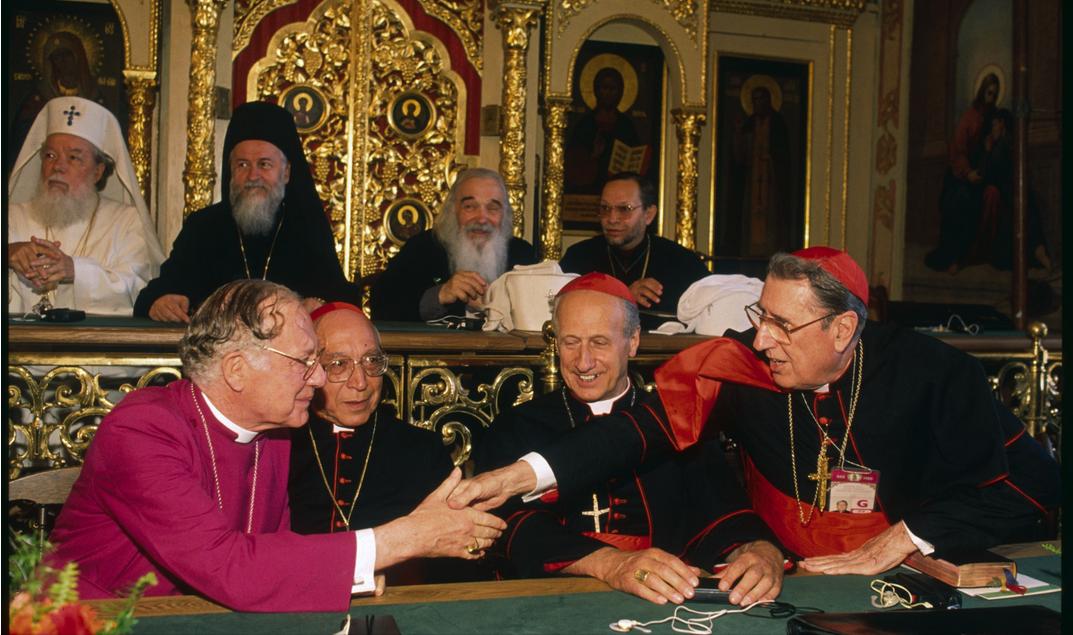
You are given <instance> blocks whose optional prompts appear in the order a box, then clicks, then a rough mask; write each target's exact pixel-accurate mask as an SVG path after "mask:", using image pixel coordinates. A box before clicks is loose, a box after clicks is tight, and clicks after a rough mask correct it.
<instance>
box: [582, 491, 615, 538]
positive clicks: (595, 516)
mask: <svg viewBox="0 0 1073 635" xmlns="http://www.w3.org/2000/svg"><path fill="white" fill-rule="evenodd" d="M609 513H611V508H610V507H608V508H606V509H600V499H598V498H596V492H593V493H592V511H591V512H581V515H582V516H592V526H593V531H595V532H596V533H600V516H603V515H604V514H609Z"/></svg>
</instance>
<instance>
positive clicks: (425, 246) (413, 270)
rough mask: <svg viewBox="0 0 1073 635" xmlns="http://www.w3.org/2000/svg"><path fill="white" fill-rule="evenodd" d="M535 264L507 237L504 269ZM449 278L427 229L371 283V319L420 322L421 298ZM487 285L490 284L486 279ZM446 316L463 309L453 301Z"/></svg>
mask: <svg viewBox="0 0 1073 635" xmlns="http://www.w3.org/2000/svg"><path fill="white" fill-rule="evenodd" d="M536 262H537V256H536V252H535V251H534V250H533V246H532V245H530V244H529V243H527V242H526V241H524V240H522V239H520V238H511V239H510V245H509V246H508V248H507V270H508V271H509V270H510V269H512V268H513V267H514V266H515V265H532V264H535V263H536ZM450 277H451V270H450V266H449V263H448V259H447V250H446V249H445V248H444V246H443V244H442V243H441V242H440V240H439V239H438V238H436V234H435V232H433V231H432V230H431V229H430V230H427V231H424V232H421V233H420V234H418V235H416V236H414V237H413V238H411V239H410V240H407V241H406V244H404V245H403V246H402V249H400V250H399V253H397V254H395V257H394V258H392V259H391V261H390V262H388V263H387V268H386V269H385V270H384V272H383V273H382V274H380V276H379V277H378V278H377V280H376V282H374V283H373V287H372V291H371V294H370V297H369V305H370V308H371V309H372V317H373V319H374V320H395V321H406V322H421V321H423V320H422V319H421V315H420V313H419V307H420V303H421V296H422V295H424V293H425V291H427V290H428V289H429V288H431V287H434V286H436V285H440V284H443V283H444V282H447V280H448V279H449V278H450ZM488 282H492V281H491V280H488ZM447 313H448V315H465V313H466V306H465V304H464V303H462V302H456V303H454V304H453V305H451V306H450V307H448V311H447Z"/></svg>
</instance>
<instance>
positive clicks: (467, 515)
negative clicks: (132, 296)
mask: <svg viewBox="0 0 1073 635" xmlns="http://www.w3.org/2000/svg"><path fill="white" fill-rule="evenodd" d="M317 353H318V344H317V336H316V333H315V332H314V330H313V323H312V322H311V320H310V318H309V314H308V313H307V312H306V311H305V309H303V308H302V305H301V304H300V299H299V298H298V296H297V295H296V294H295V293H294V292H292V291H290V290H289V289H287V288H286V287H283V286H281V285H278V284H276V283H274V282H268V281H264V280H239V281H235V282H231V283H228V284H226V285H224V286H222V287H220V288H219V289H217V290H216V291H215V292H214V293H213V294H212V295H210V296H209V297H208V298H207V299H206V300H205V302H204V303H203V304H202V305H201V307H200V308H199V309H198V311H197V312H196V313H195V314H194V316H193V318H191V323H190V326H189V327H188V328H187V331H186V334H185V335H184V336H183V339H182V341H181V342H180V343H179V357H180V358H181V359H182V362H183V374H184V375H185V377H186V379H181V380H178V381H174V382H172V383H170V384H168V385H167V386H164V387H156V386H153V387H147V388H141V389H139V390H136V391H134V392H132V393H130V394H129V395H127V396H126V397H124V399H123V401H122V402H120V403H119V404H118V405H117V406H116V407H115V409H113V410H112V412H111V413H109V414H108V415H107V416H105V417H104V419H103V420H102V421H101V424H100V428H99V429H98V431H97V434H96V436H95V437H94V439H93V445H92V446H91V447H90V449H89V451H88V452H87V453H86V460H85V463H84V465H83V466H82V471H81V474H80V475H79V478H78V480H77V481H76V482H75V484H74V487H73V488H72V490H71V494H70V496H69V497H68V499H67V502H66V504H64V506H63V511H62V512H60V516H59V518H58V519H57V521H56V528H55V530H53V532H52V536H51V539H52V541H53V542H54V543H55V544H56V545H57V549H56V551H55V552H54V553H53V554H52V556H51V559H52V561H53V562H52V564H53V565H55V566H62V565H64V564H66V563H67V562H68V561H72V560H73V561H75V562H77V563H78V566H79V574H80V575H79V578H78V592H79V595H80V596H81V597H82V598H84V599H99V598H114V597H116V596H117V595H118V594H125V593H126V591H127V589H129V588H130V586H131V584H132V583H133V582H134V581H135V580H137V579H138V578H140V577H141V576H143V575H144V574H146V573H150V572H152V573H155V574H156V577H157V580H158V581H159V582H158V584H157V585H156V586H153V587H151V588H150V589H149V590H148V591H147V592H146V595H176V594H184V593H185V594H191V593H193V594H198V595H201V596H204V597H206V598H208V599H209V600H212V601H213V602H217V603H219V604H222V605H224V606H226V607H228V608H230V609H233V610H237V611H284V612H293V611H343V610H346V609H347V607H349V606H350V596H351V594H352V593H363V592H376V593H379V592H382V590H383V578H382V577H381V576H380V575H377V574H379V573H383V572H384V570H386V569H388V568H390V567H391V566H393V565H395V564H398V563H400V562H403V561H405V560H408V559H411V558H422V557H437V556H450V557H456V558H465V559H476V558H478V557H479V556H480V550H481V549H483V548H487V547H488V546H489V545H491V544H492V542H493V541H494V539H495V538H497V537H498V536H499V535H500V533H501V531H502V529H503V528H504V527H505V525H504V524H503V522H502V521H501V520H499V519H498V518H496V517H495V516H492V515H490V514H486V513H484V512H479V511H476V510H473V509H468V508H467V509H461V510H453V509H450V508H448V507H447V504H446V498H447V496H448V494H449V493H450V492H451V491H452V490H453V488H454V487H455V486H456V485H457V483H458V481H459V480H460V478H461V474H460V472H459V471H458V470H455V471H453V472H451V475H450V476H448V477H447V478H446V479H445V480H444V481H443V483H442V484H440V485H439V486H438V487H437V488H436V489H435V490H434V491H433V492H432V493H431V494H429V495H428V496H427V497H425V498H424V500H421V501H419V504H417V505H416V506H415V507H413V508H412V511H410V510H406V511H407V512H408V513H405V514H400V517H398V518H394V519H387V518H385V521H384V522H383V523H382V524H378V525H375V526H372V525H361V526H357V527H353V528H352V530H351V531H341V532H340V531H337V532H334V533H321V534H317V535H308V536H303V535H300V534H298V533H295V532H294V531H292V530H291V527H290V521H291V515H290V510H289V509H288V501H287V476H288V475H287V467H288V464H289V458H290V436H291V435H290V433H291V431H292V430H293V429H295V428H300V427H301V426H302V425H303V424H305V422H306V420H307V418H308V414H307V413H308V409H309V405H310V402H311V401H312V399H313V395H314V392H315V390H316V389H317V388H320V387H321V386H324V385H325V383H326V382H327V381H328V379H329V377H328V374H327V372H326V371H325V369H324V368H323V366H322V365H321V364H320V356H319V355H318V354H317ZM363 356H364V354H363ZM361 363H362V366H363V369H364V366H365V364H366V363H367V364H368V365H369V367H370V368H371V369H372V371H374V372H375V371H377V370H378V369H379V368H380V367H381V366H380V364H381V362H379V361H376V360H375V359H373V358H370V359H369V360H368V361H367V362H366V361H364V360H363V361H362V362H361ZM332 372H333V374H336V375H337V376H338V373H339V371H338V370H335V369H333V371H332ZM359 372H364V370H362V371H359ZM355 407H360V404H355ZM332 458H333V459H334V458H336V457H332Z"/></svg>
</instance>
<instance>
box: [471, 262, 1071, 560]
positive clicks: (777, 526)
mask: <svg viewBox="0 0 1073 635" xmlns="http://www.w3.org/2000/svg"><path fill="white" fill-rule="evenodd" d="M867 299H868V282H867V278H866V277H865V275H864V272H863V271H862V270H861V269H860V267H859V266H857V264H856V263H855V262H854V261H853V260H852V258H850V256H849V255H848V254H846V253H845V252H842V251H838V250H836V249H831V248H829V247H810V248H807V249H803V250H800V251H797V252H794V254H790V255H787V254H776V255H775V256H774V257H773V258H772V260H771V263H770V265H769V273H768V276H767V279H766V280H765V283H764V290H763V293H762V294H761V296H760V301H759V302H758V303H756V304H755V305H751V306H750V307H749V308H748V310H747V312H748V314H749V317H750V320H751V321H752V322H753V324H754V325H755V328H754V329H753V330H750V331H748V332H746V333H744V334H741V335H740V336H739V337H738V339H734V338H727V337H724V338H714V339H712V340H710V341H708V342H705V343H702V344H699V345H697V346H694V347H692V348H689V349H686V350H685V351H683V352H681V353H679V354H678V355H676V356H675V357H674V358H673V359H671V360H670V361H669V362H667V363H666V364H664V365H663V366H661V367H660V368H659V369H658V370H657V371H656V384H657V388H658V393H659V403H658V404H657V407H654V408H633V409H630V410H627V411H624V412H623V413H622V414H621V415H620V416H613V417H606V418H605V419H603V420H602V421H601V425H599V426H584V427H582V428H579V429H578V430H576V431H573V432H571V433H570V435H567V437H565V438H564V439H563V441H562V442H560V443H558V444H556V445H555V446H552V447H549V448H547V449H546V450H545V451H544V452H542V453H541V454H542V458H543V459H544V460H546V461H547V463H548V465H549V466H550V471H551V472H552V473H553V474H554V478H553V479H545V481H544V482H542V483H541V482H540V481H538V479H537V473H536V472H535V471H534V469H533V468H532V467H530V465H531V463H530V462H527V461H518V462H516V463H514V464H512V465H510V466H507V467H506V468H503V469H501V470H495V471H493V472H489V473H487V474H482V475H481V476H480V477H478V478H477V479H474V480H472V481H469V482H467V483H463V484H462V485H461V486H460V488H459V489H456V491H455V493H454V495H453V496H452V502H453V504H456V505H457V504H461V503H462V502H470V501H473V500H483V501H484V503H483V506H485V507H487V506H492V505H495V504H497V503H500V502H501V501H503V500H505V498H506V497H509V496H513V495H515V494H521V493H525V492H530V491H532V490H533V489H534V488H535V487H536V486H537V485H538V483H539V484H540V485H541V488H544V487H550V486H554V485H555V484H556V483H557V485H558V488H559V492H560V495H561V496H566V495H569V494H571V493H575V492H582V491H585V488H587V487H590V486H591V483H593V482H597V481H599V480H601V479H603V478H606V477H607V475H609V474H615V473H617V472H620V471H622V470H624V469H632V468H633V467H635V466H636V465H638V464H639V463H642V464H643V463H645V462H646V461H654V460H659V457H661V456H664V455H666V454H667V453H668V452H669V451H670V450H671V449H672V448H674V449H678V450H682V449H685V448H687V447H690V446H691V445H693V444H694V443H696V442H697V441H698V440H699V439H701V438H702V432H704V427H705V424H706V423H707V422H708V421H709V420H711V421H713V422H714V423H715V426H724V427H726V428H727V429H728V430H729V431H730V432H731V434H732V435H733V436H734V437H735V439H736V440H737V441H738V442H739V443H740V444H741V447H742V449H743V452H744V458H745V464H746V480H747V489H748V492H749V494H750V497H751V498H752V502H753V508H754V509H755V510H756V511H757V512H758V513H759V514H760V516H761V517H762V518H764V520H765V521H766V522H767V523H768V525H769V526H770V527H771V528H772V529H773V530H774V531H775V533H776V535H777V536H778V538H779V540H780V542H781V543H782V544H783V545H784V546H785V547H787V548H788V549H790V550H792V551H794V552H796V553H798V554H799V555H801V556H804V557H805V559H804V560H803V561H802V565H803V566H804V567H805V568H806V569H809V570H812V571H818V572H823V573H831V574H841V573H852V574H860V575H873V574H875V573H878V572H881V571H885V570H887V569H890V568H891V567H894V566H896V565H898V564H899V563H901V562H902V561H903V560H904V559H905V558H906V557H908V556H909V555H911V554H914V553H916V552H920V553H923V554H925V555H927V554H930V553H933V552H934V553H936V554H937V555H939V556H941V555H943V554H944V553H950V552H953V551H964V550H969V549H982V548H988V547H992V546H995V545H998V544H1002V543H1011V542H1021V541H1028V540H1037V539H1041V538H1045V537H1047V532H1048V531H1049V528H1048V525H1049V523H1048V522H1046V520H1047V516H1048V515H1049V514H1050V513H1051V512H1053V511H1054V509H1055V507H1056V506H1057V504H1058V502H1059V500H1060V498H1061V492H1060V489H1061V485H1060V480H1059V472H1058V466H1057V464H1056V463H1055V461H1054V460H1053V458H1051V457H1050V456H1048V455H1047V454H1046V452H1045V451H1044V450H1043V448H1042V447H1040V445H1039V444H1038V443H1036V441H1035V440H1034V439H1032V438H1031V437H1030V436H1029V435H1027V434H1026V433H1025V428H1024V425H1023V424H1022V423H1021V422H1020V421H1018V420H1017V419H1016V418H1015V417H1014V416H1013V415H1012V413H1010V411H1009V410H1008V409H1006V408H1005V407H1004V406H1002V405H1001V404H1000V403H999V402H998V401H997V400H996V399H995V397H994V395H993V393H992V391H991V389H990V386H989V385H988V382H987V379H986V377H985V375H984V372H983V369H982V367H981V366H980V364H979V362H977V361H976V360H975V359H973V358H972V357H970V356H969V355H967V354H965V353H963V352H961V351H959V350H957V349H955V348H953V347H951V346H949V345H947V344H945V343H943V342H941V341H939V340H937V339H934V338H931V337H929V336H927V335H923V334H919V333H916V332H914V331H911V330H907V329H902V328H900V327H897V326H886V325H877V324H875V323H867V324H866V323H865V316H866V309H865V307H866V306H867ZM739 340H740V341H739ZM743 342H751V347H750V346H748V345H746V344H744V343H743ZM715 426H711V427H710V428H714V427H715ZM838 471H840V472H841V473H842V477H841V478H839V477H836V474H837V473H838ZM844 483H852V484H853V486H854V487H856V488H857V489H856V490H855V491H856V492H858V494H857V495H856V496H855V497H854V498H853V503H852V504H851V505H849V506H848V507H851V508H854V509H857V510H859V511H860V513H845V512H842V511H840V509H839V506H838V503H837V501H838V500H843V497H841V496H832V494H834V493H835V492H834V489H833V488H834V487H836V486H839V485H843V484H844ZM868 484H874V485H873V486H872V488H871V489H872V492H871V493H869V492H868V491H867V488H866V487H863V486H865V485H868ZM843 491H844V490H843ZM832 501H834V504H833V505H832Z"/></svg>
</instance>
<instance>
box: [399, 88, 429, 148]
mask: <svg viewBox="0 0 1073 635" xmlns="http://www.w3.org/2000/svg"><path fill="white" fill-rule="evenodd" d="M387 122H388V125H390V126H391V128H392V129H393V130H394V131H395V132H397V133H399V134H400V135H402V136H403V137H405V138H407V139H417V138H419V137H421V136H424V134H425V133H426V132H428V131H429V130H430V129H431V128H432V126H433V124H435V123H436V108H435V107H434V106H433V105H432V100H430V99H429V98H428V97H426V96H425V95H423V94H421V93H418V92H405V93H402V94H400V95H398V96H396V97H395V99H393V100H391V106H390V107H389V108H388V111H387Z"/></svg>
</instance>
